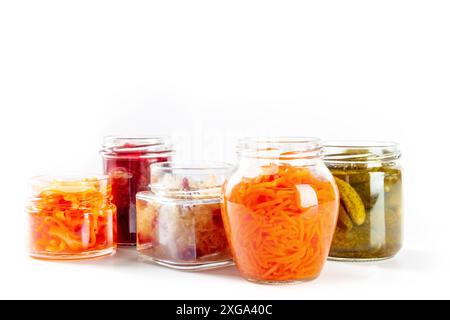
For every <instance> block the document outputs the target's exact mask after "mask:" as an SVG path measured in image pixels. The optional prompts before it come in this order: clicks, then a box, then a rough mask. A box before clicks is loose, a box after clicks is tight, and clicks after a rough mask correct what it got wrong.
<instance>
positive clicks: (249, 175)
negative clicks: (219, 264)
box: [223, 138, 339, 283]
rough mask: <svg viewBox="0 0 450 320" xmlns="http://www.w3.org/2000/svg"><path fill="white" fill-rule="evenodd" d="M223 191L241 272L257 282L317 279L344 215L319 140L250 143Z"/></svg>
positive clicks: (241, 151)
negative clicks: (340, 214)
mask: <svg viewBox="0 0 450 320" xmlns="http://www.w3.org/2000/svg"><path fill="white" fill-rule="evenodd" d="M238 152H239V155H240V161H239V164H238V166H237V168H236V170H235V172H234V174H233V175H232V176H231V177H230V178H229V180H228V181H227V183H226V184H225V187H224V198H225V199H224V210H223V219H224V225H225V230H226V232H227V236H228V241H229V243H230V247H231V252H232V254H233V258H234V261H235V263H236V266H237V268H238V269H239V271H240V273H241V275H242V276H243V277H244V278H246V279H248V280H250V281H255V282H259V283H286V282H296V281H303V280H311V279H314V278H316V277H318V276H319V274H320V272H321V270H322V268H323V265H324V263H325V261H326V259H327V256H328V253H329V249H330V245H331V240H332V237H333V232H334V229H335V226H336V220H337V214H338V204H339V201H338V192H337V188H336V185H335V182H334V179H333V177H332V175H331V173H330V171H329V170H328V169H327V167H326V166H325V165H324V164H323V162H322V160H321V158H320V152H321V143H320V141H319V140H317V139H313V138H268V139H244V140H242V141H241V143H240V145H239V148H238Z"/></svg>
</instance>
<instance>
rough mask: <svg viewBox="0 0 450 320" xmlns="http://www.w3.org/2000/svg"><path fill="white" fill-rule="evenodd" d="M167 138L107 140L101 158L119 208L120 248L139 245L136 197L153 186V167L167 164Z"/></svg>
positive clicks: (168, 150) (168, 157) (113, 138)
mask: <svg viewBox="0 0 450 320" xmlns="http://www.w3.org/2000/svg"><path fill="white" fill-rule="evenodd" d="M169 140H170V139H169V138H165V137H132V138H125V137H106V138H105V139H104V143H103V149H102V151H101V154H102V156H103V168H104V173H105V174H107V175H109V176H110V177H111V181H112V194H113V203H114V204H115V205H116V207H117V237H118V243H119V245H123V246H134V245H136V194H137V193H138V192H140V191H146V190H148V188H149V184H150V165H151V164H153V163H157V162H167V161H169V160H170V159H171V156H172V153H173V152H172V144H171V143H170V141H169Z"/></svg>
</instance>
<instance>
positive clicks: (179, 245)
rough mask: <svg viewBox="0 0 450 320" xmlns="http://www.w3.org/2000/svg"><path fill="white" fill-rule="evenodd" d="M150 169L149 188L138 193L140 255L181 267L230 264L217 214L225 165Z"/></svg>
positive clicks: (172, 165)
mask: <svg viewBox="0 0 450 320" xmlns="http://www.w3.org/2000/svg"><path fill="white" fill-rule="evenodd" d="M151 171H152V182H151V185H150V189H151V191H146V192H139V193H138V194H137V228H138V235H137V250H138V252H139V255H140V257H141V258H142V259H143V260H148V261H152V262H155V263H158V264H161V265H164V266H167V267H171V268H175V269H183V270H204V269H212V268H218V267H223V266H227V265H230V264H232V260H231V256H230V253H229V249H228V243H227V238H226V235H225V230H224V228H223V222H222V215H221V194H222V185H223V182H224V181H225V179H226V177H227V175H228V174H229V171H230V166H228V165H226V164H206V165H201V166H198V165H196V166H183V165H178V164H174V163H159V164H154V165H152V166H151Z"/></svg>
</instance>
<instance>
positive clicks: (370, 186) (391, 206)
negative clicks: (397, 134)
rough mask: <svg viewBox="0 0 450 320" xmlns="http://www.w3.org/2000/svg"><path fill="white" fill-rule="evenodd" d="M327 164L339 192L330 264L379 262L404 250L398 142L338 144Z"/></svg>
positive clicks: (332, 145)
mask: <svg viewBox="0 0 450 320" xmlns="http://www.w3.org/2000/svg"><path fill="white" fill-rule="evenodd" d="M324 159H325V163H326V165H327V166H328V168H329V169H330V170H331V172H332V173H333V175H334V177H335V179H336V183H337V185H338V188H339V193H340V209H339V219H338V224H337V228H336V232H335V235H334V239H333V244H332V246H331V252H330V259H331V260H343V261H376V260H384V259H388V258H391V257H393V256H395V255H396V254H397V253H398V252H399V251H400V249H401V246H402V234H403V228H402V221H403V218H402V171H401V167H400V166H399V159H400V151H399V148H398V145H397V144H396V143H390V142H373V141H372V142H371V141H369V142H365V141H333V142H328V143H327V144H326V145H325V147H324Z"/></svg>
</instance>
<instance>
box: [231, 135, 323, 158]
mask: <svg viewBox="0 0 450 320" xmlns="http://www.w3.org/2000/svg"><path fill="white" fill-rule="evenodd" d="M321 150H322V141H321V140H320V139H319V138H315V137H289V136H286V137H247V138H243V139H240V140H239V143H238V147H237V152H238V154H239V155H240V156H243V157H249V158H259V159H282V160H290V159H291V160H292V159H312V158H318V157H320V154H321Z"/></svg>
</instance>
